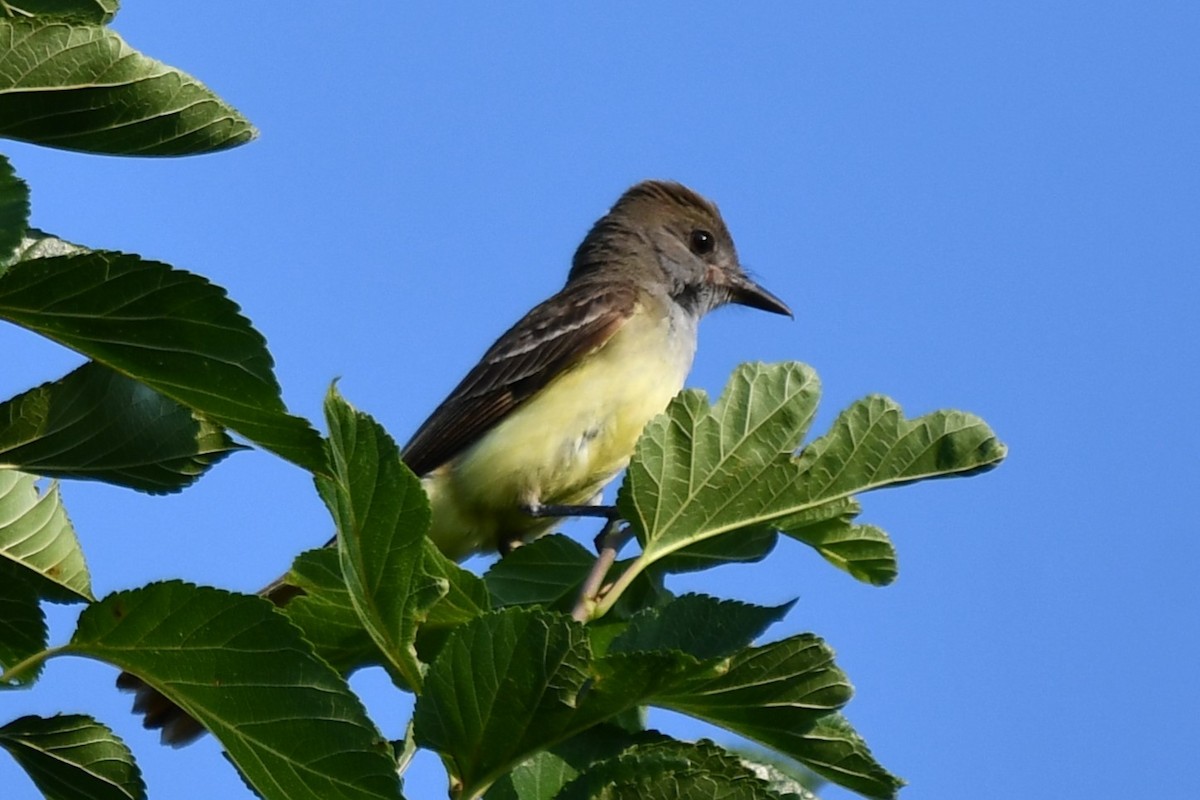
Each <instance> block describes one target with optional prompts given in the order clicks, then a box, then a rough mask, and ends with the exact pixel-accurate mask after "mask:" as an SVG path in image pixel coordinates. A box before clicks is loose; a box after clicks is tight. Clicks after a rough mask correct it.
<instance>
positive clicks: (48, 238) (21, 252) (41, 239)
mask: <svg viewBox="0 0 1200 800" xmlns="http://www.w3.org/2000/svg"><path fill="white" fill-rule="evenodd" d="M90 252H92V251H91V250H88V249H87V248H86V247H84V246H83V245H78V244H75V243H74V242H68V241H67V240H66V239H60V238H58V237H57V236H52V235H50V234H48V233H46V232H45V231H41V230H38V229H37V228H26V229H25V233H24V235H23V236H22V237H21V242H20V244H19V245H18V246H17V249H16V251H15V252H13V253H12V254H11V255H10V256H9V257H8V258H6V259H0V264H3V265H4V266H5V267H7V266H8V265H9V264H14V263H16V262H18V261H32V260H33V259H35V258H51V257H53V256H71V255H76V254H78V253H90ZM3 274H4V273H3V270H0V275H3Z"/></svg>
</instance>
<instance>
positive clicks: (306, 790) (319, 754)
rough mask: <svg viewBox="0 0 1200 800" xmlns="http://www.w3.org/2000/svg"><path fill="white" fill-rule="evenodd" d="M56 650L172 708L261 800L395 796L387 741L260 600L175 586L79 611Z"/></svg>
mask: <svg viewBox="0 0 1200 800" xmlns="http://www.w3.org/2000/svg"><path fill="white" fill-rule="evenodd" d="M64 649H65V651H66V652H68V653H75V654H77V655H82V656H89V657H92V658H96V659H100V660H102V661H105V662H108V663H110V664H115V665H116V666H118V667H120V668H122V669H124V670H126V671H128V672H131V673H133V674H134V675H136V676H138V677H139V678H140V679H142V680H143V681H145V683H146V684H148V685H149V686H152V687H153V688H154V689H156V690H158V691H159V692H161V693H162V694H163V695H164V696H165V697H167V698H168V699H169V700H171V701H172V702H173V703H176V704H177V705H178V706H179V707H180V708H182V709H183V710H184V711H186V712H187V713H188V714H190V715H191V716H192V717H194V718H195V719H197V720H198V721H199V722H200V723H202V724H203V725H204V727H206V728H208V729H209V730H210V731H212V733H213V734H214V735H215V736H216V737H217V738H218V739H219V740H220V741H221V744H222V745H223V746H224V747H225V749H226V751H227V752H228V754H229V757H230V758H231V759H232V760H233V762H234V763H235V764H236V765H237V766H238V769H240V770H241V772H242V774H243V776H244V777H245V778H246V780H247V781H248V782H249V783H250V785H252V786H253V787H254V789H255V790H256V791H257V792H259V793H260V794H261V795H262V796H263V797H266V798H272V799H274V798H280V800H282V799H283V798H287V799H288V800H304V799H305V798H312V800H329V799H331V798H396V797H398V784H397V776H396V773H395V770H394V766H393V762H392V758H391V755H390V751H391V748H390V746H389V744H388V742H387V740H386V739H384V738H383V736H382V735H381V734H380V733H379V731H378V730H376V729H375V726H374V725H372V724H371V721H370V720H369V719H368V718H367V716H366V712H365V711H364V710H363V707H362V704H361V703H360V701H359V700H358V698H357V697H356V696H355V695H354V694H353V693H352V692H351V691H350V689H349V687H348V686H347V685H346V683H345V681H344V680H342V679H341V678H340V677H339V676H338V675H337V673H335V672H334V671H333V669H331V668H330V667H329V666H328V665H327V664H326V663H325V662H324V661H322V660H321V659H319V658H317V657H316V656H315V655H314V654H313V652H312V649H311V647H309V645H308V644H307V643H306V642H305V641H304V640H303V639H302V638H301V636H300V631H299V630H297V629H296V628H295V627H294V626H293V625H291V623H289V622H288V621H287V618H286V617H284V616H283V615H282V614H279V613H277V612H276V610H275V608H274V607H273V606H272V605H271V604H270V603H269V602H268V601H266V600H264V599H263V598H261V597H254V596H249V595H238V594H233V593H231V592H226V591H222V590H219V589H212V588H207V587H199V586H193V585H190V584H186V583H182V582H180V581H170V582H166V583H156V584H151V585H149V586H146V587H143V588H141V589H134V590H132V591H127V592H118V593H116V594H112V595H109V596H108V597H106V598H104V599H103V600H102V601H100V602H99V603H96V604H94V605H91V606H89V607H88V608H86V609H84V612H83V614H81V615H80V617H79V624H78V627H77V628H76V631H75V635H74V636H73V637H72V639H71V642H70V644H69V645H68V646H67V647H66V648H64Z"/></svg>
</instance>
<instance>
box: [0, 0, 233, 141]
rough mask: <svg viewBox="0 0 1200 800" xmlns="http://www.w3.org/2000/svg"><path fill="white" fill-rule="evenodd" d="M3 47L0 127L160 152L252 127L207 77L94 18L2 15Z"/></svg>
mask: <svg viewBox="0 0 1200 800" xmlns="http://www.w3.org/2000/svg"><path fill="white" fill-rule="evenodd" d="M54 5H57V6H60V7H61V6H64V5H67V4H66V3H65V2H63V3H55V4H54ZM71 5H72V6H75V5H82V4H77V3H71ZM0 52H4V53H5V54H6V56H5V58H3V59H0V136H6V137H8V138H10V139H19V140H21V141H26V142H32V143H34V144H41V145H46V146H49V147H59V148H63V149H66V150H79V151H83V152H89V153H106V154H110V155H142V156H149V155H157V156H167V155H189V154H195V153H207V152H212V151H214V150H223V149H226V148H229V147H234V146H236V145H239V144H244V143H246V142H248V141H250V140H251V139H253V138H254V137H255V136H256V135H257V131H255V130H254V127H253V126H251V125H250V123H249V122H248V121H247V120H246V119H245V118H244V117H243V116H242V115H241V114H239V113H238V112H237V111H236V110H234V109H233V108H232V107H231V106H229V105H228V104H226V103H225V102H224V101H223V100H221V99H220V98H219V97H217V96H216V95H215V94H213V93H212V92H211V91H210V90H209V89H208V88H207V87H206V86H204V84H202V83H200V82H199V81H198V80H196V79H195V78H193V77H192V76H190V75H188V74H186V73H184V72H181V71H179V70H177V69H175V68H173V67H169V66H167V65H166V64H163V63H161V62H159V61H155V60H154V59H152V58H147V57H146V56H144V55H142V54H141V53H139V52H137V51H136V50H134V49H133V48H131V47H130V46H129V45H127V44H126V43H125V41H124V40H122V39H121V37H120V36H118V35H117V34H116V33H115V32H114V31H112V30H110V29H109V28H106V27H103V26H100V25H96V24H87V23H85V22H83V21H76V20H63V19H58V20H56V19H53V18H39V17H35V18H32V19H28V18H26V19H22V18H15V17H7V18H0Z"/></svg>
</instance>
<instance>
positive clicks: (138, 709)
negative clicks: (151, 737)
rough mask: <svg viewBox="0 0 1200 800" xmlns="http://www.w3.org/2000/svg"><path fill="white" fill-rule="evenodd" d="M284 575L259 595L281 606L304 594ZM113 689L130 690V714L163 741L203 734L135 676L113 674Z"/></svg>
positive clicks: (177, 743)
mask: <svg viewBox="0 0 1200 800" xmlns="http://www.w3.org/2000/svg"><path fill="white" fill-rule="evenodd" d="M286 577H287V576H283V577H280V578H279V579H278V580H277V581H275V582H274V583H272V584H270V585H269V586H267V587H266V588H264V589H263V590H262V591H260V592H259V594H260V595H262V596H263V597H265V598H267V599H268V600H270V601H271V602H272V603H274V604H275V605H276V606H285V605H287V604H288V603H289V602H290V601H291V600H292V598H294V597H296V596H297V595H301V594H304V590H303V589H301V588H299V587H298V586H293V585H292V584H290V583H287V582H286V581H285V580H284V578H286ZM117 688H118V689H121V690H122V691H126V692H133V693H134V698H133V713H135V714H141V715H142V717H143V719H142V725H143V726H145V727H146V728H148V729H150V730H156V729H161V730H162V743H163V744H169V745H171V746H172V747H183V746H184V745H188V744H191V743H192V742H194V741H196V740H197V739H199V738H200V737H201V736H203V735H204V734H205V733H207V731H206V730H205V728H204V726H203V725H201V724H200V723H199V722H198V721H196V719H195V718H194V717H192V716H191V715H190V714H188V713H187V712H186V711H184V710H183V709H182V708H180V707H179V706H177V705H175V703H173V702H172V701H171V700H169V699H167V697H166V696H165V695H164V694H162V692H160V691H158V690H157V689H155V688H154V687H153V686H151V685H150V684H148V683H146V682H145V681H144V680H142V679H141V678H139V677H138V676H137V675H134V674H133V673H131V672H122V673H121V674H120V675H118V676H117Z"/></svg>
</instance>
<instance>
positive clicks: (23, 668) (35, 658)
mask: <svg viewBox="0 0 1200 800" xmlns="http://www.w3.org/2000/svg"><path fill="white" fill-rule="evenodd" d="M66 649H67V646H66V645H59V646H58V647H50V648H47V649H46V650H40V651H38V652H36V653H34V654H33V655H31V656H29V657H28V658H26V659H24V660H22V661H18V662H17V663H16V664H13V665H12V666H11V667H9V668H8V669H7V670H5V671H4V672H3V673H0V684H11V683H14V682H15V681H17V679H19V678H20V677H21V674H22V673H24V672H27V671H29V670H31V669H36V668H37V666H38V665H39V664H41V663H42V662H43V661H45V660H46V659H48V658H51V657H53V656H56V655H58V654H59V653H61V652H63V651H64V650H66Z"/></svg>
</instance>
